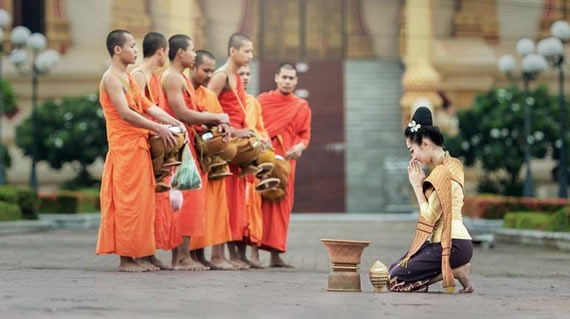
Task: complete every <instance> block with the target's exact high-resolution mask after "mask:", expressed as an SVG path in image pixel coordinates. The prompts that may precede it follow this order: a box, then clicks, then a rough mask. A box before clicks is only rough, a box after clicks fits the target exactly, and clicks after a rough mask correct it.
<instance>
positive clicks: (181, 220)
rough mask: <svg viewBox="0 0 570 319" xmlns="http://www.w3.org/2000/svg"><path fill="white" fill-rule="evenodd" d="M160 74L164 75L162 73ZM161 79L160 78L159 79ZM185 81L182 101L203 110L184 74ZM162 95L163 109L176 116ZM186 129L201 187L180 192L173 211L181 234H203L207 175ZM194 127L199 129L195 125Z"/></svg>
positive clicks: (164, 93)
mask: <svg viewBox="0 0 570 319" xmlns="http://www.w3.org/2000/svg"><path fill="white" fill-rule="evenodd" d="M162 76H165V74H164V73H163V74H162ZM166 76H174V75H166ZM161 81H162V79H161ZM184 81H185V84H184V85H185V88H183V92H182V94H183V96H184V102H185V104H186V107H187V108H189V109H191V110H194V111H198V112H203V111H205V110H204V109H202V108H200V107H199V106H198V104H196V101H195V98H196V92H195V90H194V87H193V86H192V83H190V80H188V78H187V77H186V76H184ZM163 96H164V106H163V109H164V110H165V111H166V112H168V113H169V114H170V115H172V116H174V117H176V116H175V115H174V111H172V108H171V107H170V105H169V103H168V96H166V90H163ZM186 128H187V130H188V139H189V143H188V144H189V147H190V151H191V152H192V156H193V157H194V162H195V164H196V167H198V170H199V172H200V177H201V178H202V188H200V189H198V190H193V191H184V192H182V194H183V197H184V202H183V203H182V208H181V209H180V211H179V212H178V213H175V219H176V221H177V223H178V229H179V231H180V234H181V235H182V236H189V237H195V236H202V235H203V234H204V219H205V214H206V189H207V188H208V175H207V174H206V173H205V172H204V171H202V169H201V167H200V164H199V163H198V156H197V155H196V149H195V147H194V133H193V132H192V129H191V126H189V125H186ZM195 128H196V129H199V128H198V127H196V126H195Z"/></svg>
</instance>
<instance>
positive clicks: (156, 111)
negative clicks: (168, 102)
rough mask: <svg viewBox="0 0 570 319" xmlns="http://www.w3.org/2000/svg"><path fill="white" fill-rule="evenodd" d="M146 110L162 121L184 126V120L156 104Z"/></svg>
mask: <svg viewBox="0 0 570 319" xmlns="http://www.w3.org/2000/svg"><path fill="white" fill-rule="evenodd" d="M145 112H146V113H147V114H148V115H150V116H152V117H153V118H154V119H156V120H157V121H159V122H161V123H164V124H169V125H174V126H184V124H182V122H180V121H179V120H177V119H175V118H174V117H172V116H170V114H168V113H166V111H164V110H163V109H161V108H160V107H158V106H156V105H153V106H151V107H149V108H148V109H147V110H146V111H145Z"/></svg>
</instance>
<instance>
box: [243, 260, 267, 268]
mask: <svg viewBox="0 0 570 319" xmlns="http://www.w3.org/2000/svg"><path fill="white" fill-rule="evenodd" d="M247 262H248V263H249V265H250V266H251V268H253V269H263V268H264V267H263V265H262V264H261V262H260V261H259V260H255V259H252V260H248V261H247Z"/></svg>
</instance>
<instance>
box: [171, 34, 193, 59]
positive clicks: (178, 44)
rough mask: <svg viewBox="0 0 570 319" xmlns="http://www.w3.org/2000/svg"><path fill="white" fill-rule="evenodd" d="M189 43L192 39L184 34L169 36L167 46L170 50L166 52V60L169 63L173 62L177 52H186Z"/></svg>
mask: <svg viewBox="0 0 570 319" xmlns="http://www.w3.org/2000/svg"><path fill="white" fill-rule="evenodd" d="M190 41H192V38H190V37H189V36H187V35H185V34H177V35H173V36H171V37H170V39H168V46H169V47H170V50H169V51H168V59H169V60H170V61H174V58H175V57H176V54H178V51H179V50H182V51H186V49H188V46H189V45H190Z"/></svg>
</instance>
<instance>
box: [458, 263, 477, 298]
mask: <svg viewBox="0 0 570 319" xmlns="http://www.w3.org/2000/svg"><path fill="white" fill-rule="evenodd" d="M453 275H454V276H455V278H456V279H457V280H459V283H460V284H461V286H463V289H461V290H459V292H460V293H472V292H474V291H475V286H474V285H473V282H472V281H471V264H470V263H468V264H465V265H463V266H461V267H458V268H456V269H454V270H453Z"/></svg>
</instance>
